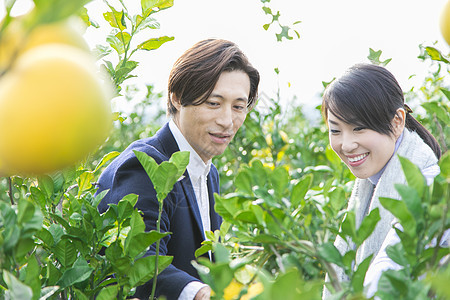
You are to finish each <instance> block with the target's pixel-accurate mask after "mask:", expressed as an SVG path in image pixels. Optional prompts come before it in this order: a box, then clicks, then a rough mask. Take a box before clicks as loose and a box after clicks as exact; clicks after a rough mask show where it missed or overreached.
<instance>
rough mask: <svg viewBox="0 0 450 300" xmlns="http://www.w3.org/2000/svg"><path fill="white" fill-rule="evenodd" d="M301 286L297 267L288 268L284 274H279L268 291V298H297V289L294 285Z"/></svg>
mask: <svg viewBox="0 0 450 300" xmlns="http://www.w3.org/2000/svg"><path fill="white" fill-rule="evenodd" d="M298 286H301V280H300V275H299V274H298V270H297V269H290V270H289V271H287V272H286V273H284V274H280V275H279V276H278V278H277V279H276V281H275V282H274V283H273V286H272V288H271V291H270V298H268V299H283V300H298V299H302V298H301V297H299V295H298V292H297V289H296V288H294V287H298Z"/></svg>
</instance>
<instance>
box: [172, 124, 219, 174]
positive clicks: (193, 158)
mask: <svg viewBox="0 0 450 300" xmlns="http://www.w3.org/2000/svg"><path fill="white" fill-rule="evenodd" d="M169 129H170V131H171V132H172V134H173V137H174V138H175V141H176V142H177V144H178V148H180V151H188V152H189V164H188V166H187V170H188V173H189V177H190V178H191V180H193V181H195V182H196V181H198V180H199V179H200V176H202V175H204V176H205V177H206V176H208V173H209V170H210V169H211V160H208V162H207V163H206V164H205V162H204V161H203V159H201V157H200V155H198V153H197V152H196V151H195V150H194V149H193V148H192V146H191V145H190V144H189V142H188V141H187V140H186V138H185V137H184V135H183V134H182V133H181V131H180V129H179V128H178V126H177V125H176V124H175V122H174V121H173V119H171V120H170V121H169Z"/></svg>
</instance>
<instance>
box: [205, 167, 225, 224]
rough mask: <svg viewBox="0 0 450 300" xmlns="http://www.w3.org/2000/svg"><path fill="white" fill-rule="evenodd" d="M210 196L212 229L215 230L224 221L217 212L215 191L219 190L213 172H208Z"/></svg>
mask: <svg viewBox="0 0 450 300" xmlns="http://www.w3.org/2000/svg"><path fill="white" fill-rule="evenodd" d="M207 183H208V184H207V186H208V196H209V216H210V219H211V231H214V230H216V229H220V224H221V223H222V218H221V217H220V216H219V214H218V213H217V212H216V210H215V208H214V205H215V203H216V202H215V200H214V193H219V191H218V190H217V187H216V186H215V185H214V184H213V180H212V175H211V172H209V174H208V182H207Z"/></svg>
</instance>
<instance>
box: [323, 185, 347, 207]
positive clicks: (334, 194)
mask: <svg viewBox="0 0 450 300" xmlns="http://www.w3.org/2000/svg"><path fill="white" fill-rule="evenodd" d="M328 196H329V197H330V205H331V207H333V209H334V210H340V209H342V208H343V207H344V205H345V204H347V198H346V197H345V190H344V189H343V188H342V187H340V186H337V187H336V188H335V189H334V190H332V191H331V192H329V193H328Z"/></svg>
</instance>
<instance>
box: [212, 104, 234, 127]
mask: <svg viewBox="0 0 450 300" xmlns="http://www.w3.org/2000/svg"><path fill="white" fill-rule="evenodd" d="M233 118H234V115H233V108H232V107H231V106H230V107H228V106H223V108H222V109H221V110H220V111H219V113H218V116H217V118H216V123H217V124H219V125H220V126H222V127H224V128H231V127H233Z"/></svg>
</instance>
